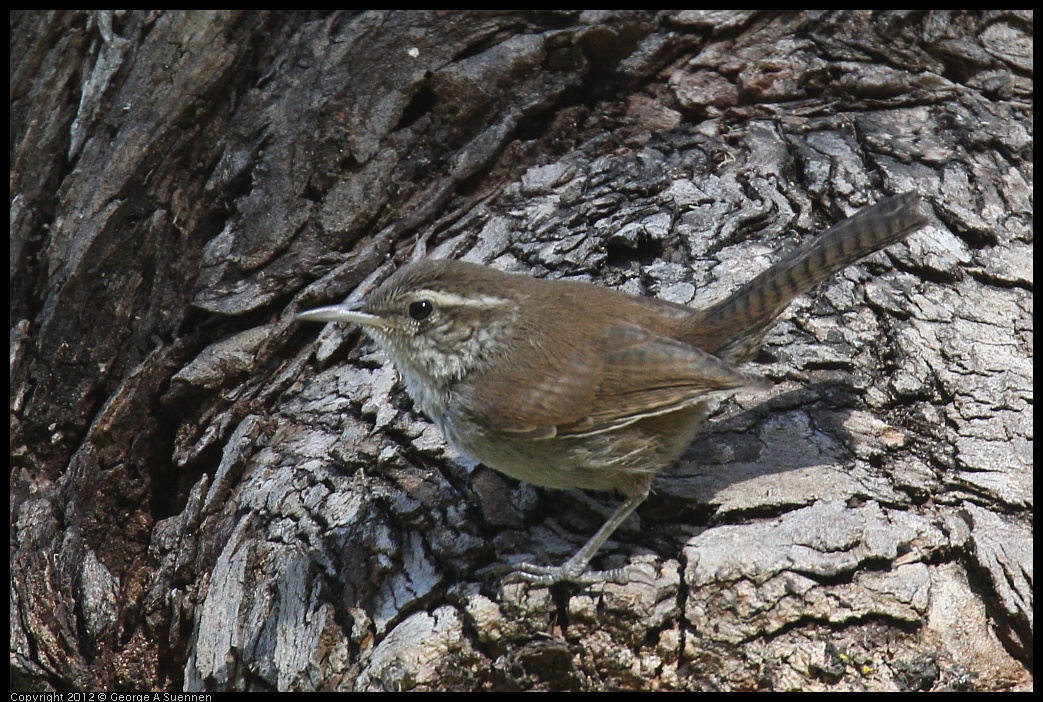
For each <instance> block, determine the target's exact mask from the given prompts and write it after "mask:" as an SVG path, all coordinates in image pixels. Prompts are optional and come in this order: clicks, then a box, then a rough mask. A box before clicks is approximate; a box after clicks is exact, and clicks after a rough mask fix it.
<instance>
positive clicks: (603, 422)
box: [483, 324, 755, 439]
mask: <svg viewBox="0 0 1043 702" xmlns="http://www.w3.org/2000/svg"><path fill="white" fill-rule="evenodd" d="M591 348H593V349H594V353H581V352H579V351H572V352H571V353H568V354H567V355H565V357H564V358H561V359H558V360H557V362H556V363H553V364H550V366H545V367H547V368H548V372H546V373H545V374H544V376H543V377H542V378H534V377H532V375H531V374H530V375H528V377H525V378H521V377H519V378H516V379H514V380H513V382H512V381H511V380H509V379H505V380H506V382H505V383H504V385H503V387H501V388H499V389H498V391H497V392H496V393H491V394H493V395H497V397H496V399H491V398H490V400H491V401H488V402H487V405H486V408H485V409H486V412H484V413H483V414H484V417H485V419H486V422H487V424H488V427H487V428H489V429H492V430H495V431H500V432H504V433H508V434H514V435H516V436H524V437H527V438H533V439H536V438H550V437H553V436H580V435H583V434H596V433H598V432H603V431H606V430H609V429H612V428H614V427H619V426H625V425H627V424H630V423H632V422H636V421H638V420H639V419H642V418H644V417H649V416H653V415H657V414H663V413H666V412H671V411H674V410H677V409H681V408H682V407H685V406H688V405H690V404H692V403H694V402H696V401H698V400H699V399H700V398H702V397H704V396H705V395H707V394H708V393H711V392H715V391H721V390H730V389H734V388H737V387H740V386H743V385H749V384H751V383H752V382H755V380H754V379H753V378H752V377H751V376H748V375H746V374H744V373H742V372H741V371H740V370H739V369H738V368H736V367H735V366H733V365H731V364H729V363H727V362H726V361H723V360H721V359H719V358H717V357H716V356H713V355H711V354H709V353H706V352H705V351H702V350H700V349H698V348H696V347H694V346H690V345H688V344H686V343H684V342H682V341H677V340H676V339H670V338H667V337H663V336H658V335H656V334H654V333H653V332H651V331H649V330H647V329H644V328H642V327H639V326H637V325H634V324H617V325H615V326H613V327H612V328H611V329H609V331H608V332H607V333H606V334H604V335H603V336H602V337H600V338H598V339H596V340H594V343H593V344H592V345H591ZM551 368H553V369H552V370H551ZM487 397H488V396H487Z"/></svg>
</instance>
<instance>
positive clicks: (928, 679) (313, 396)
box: [10, 11, 1033, 691]
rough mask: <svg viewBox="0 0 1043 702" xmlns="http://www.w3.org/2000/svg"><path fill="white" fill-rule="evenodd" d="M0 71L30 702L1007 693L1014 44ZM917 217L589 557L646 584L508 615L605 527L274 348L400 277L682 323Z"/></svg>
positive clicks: (286, 16)
mask: <svg viewBox="0 0 1043 702" xmlns="http://www.w3.org/2000/svg"><path fill="white" fill-rule="evenodd" d="M11 62H12V66H11V136H12V138H11V144H12V161H11V175H10V182H11V217H10V220H11V334H10V347H11V348H10V359H11V361H10V368H11V457H12V469H11V478H10V485H11V493H12V494H11V503H10V504H11V529H12V538H11V568H12V587H11V626H12V628H11V670H12V674H13V681H12V689H23V690H58V691H69V690H81V691H82V690H95V691H101V690H110V691H111V690H136V691H143V690H188V691H203V690H276V689H278V690H293V689H308V690H311V689H343V690H404V689H422V690H423V689H431V690H450V689H465V690H472V689H496V690H519V689H521V690H528V689H533V690H539V689H545V690H551V689H554V690H557V689H574V690H600V689H643V690H655V689H680V690H713V689H722V690H739V689H745V690H750V689H772V690H783V689H822V690H846V689H867V690H899V689H912V690H921V689H922V690H942V689H985V690H996V689H1008V688H1012V687H1025V686H1027V685H1029V684H1030V681H1031V675H1030V672H1029V671H1030V670H1031V665H1032V550H1033V548H1032V502H1033V500H1032V474H1031V471H1032V458H1031V456H1032V434H1033V432H1032V389H1031V388H1032V381H1033V374H1032V370H1031V359H1032V292H1031V289H1032V272H1031V270H1032V195H1031V179H1032V137H1031V134H1032V15H1031V13H1030V12H1028V13H1012V12H973V13H972V12H966V13H950V12H926V11H907V12H881V13H870V12H864V11H857V12H856V11H843V12H815V13H759V12H727V11H718V12H677V11H663V12H652V11H648V12H637V11H631V12H571V11H570V12H566V11H561V12H552V11H543V12H471V13H466V12H434V11H422V12H420V11H418V12H363V13H359V14H351V13H306V12H294V13H275V12H199V11H194V12H158V11H154V12H137V11H130V12H128V11H121V12H107V11H106V12H102V11H99V12H93V13H89V12H84V11H68V12H43V11H35V12H27V11H22V12H15V13H12V15H11ZM910 190H916V191H919V192H921V193H922V194H923V195H924V197H925V200H927V201H929V202H930V203H931V204H932V205H933V208H934V212H935V214H936V216H937V217H936V219H935V220H934V221H933V223H932V226H930V227H928V228H926V229H924V230H922V231H920V232H919V233H917V234H915V235H914V236H913V237H912V238H911V239H910V240H909V241H908V242H907V243H904V244H901V245H897V246H894V247H892V248H891V249H888V251H887V252H886V253H883V254H877V255H875V256H873V257H872V258H871V259H869V260H868V261H867V262H866V263H864V264H862V265H859V266H855V267H852V268H850V269H848V270H847V271H845V272H843V273H841V274H840V275H838V276H836V277H835V278H834V279H833V280H832V281H830V282H829V283H827V284H825V285H823V286H822V287H821V288H820V289H819V290H817V291H814V292H813V293H812V294H810V295H806V296H803V297H801V298H799V300H798V301H797V302H796V303H795V304H794V305H793V306H792V308H791V309H790V311H789V312H788V313H787V314H786V315H785V316H784V317H783V319H782V320H781V322H780V323H779V325H778V326H777V327H776V328H775V329H774V331H773V332H772V333H771V334H770V335H769V337H768V343H767V346H766V352H767V353H766V354H763V355H762V357H761V359H759V361H758V363H755V364H753V368H752V369H753V370H755V371H756V372H758V373H761V374H762V375H764V376H766V377H769V378H771V379H772V380H773V381H774V383H775V387H774V389H773V390H771V391H769V392H766V393H761V394H743V395H739V396H737V397H735V398H733V399H730V400H727V401H724V402H721V403H720V404H719V406H718V407H717V408H716V409H715V411H714V414H713V416H712V419H711V422H710V424H709V426H708V427H707V430H706V432H705V433H703V434H702V435H701V436H700V437H699V438H697V440H696V442H695V443H694V444H693V445H692V447H691V449H690V450H689V451H688V453H686V455H685V457H684V458H683V459H682V461H681V464H680V465H679V466H677V467H676V468H675V469H673V470H670V471H665V472H664V473H663V474H662V475H660V476H659V478H658V479H657V482H656V485H655V488H654V490H653V494H652V496H651V498H650V499H649V500H648V501H647V502H646V503H645V504H644V505H643V506H642V507H641V508H640V509H639V510H638V511H637V513H636V514H635V515H634V516H632V517H631V518H630V519H629V520H628V521H627V522H626V523H625V524H624V526H623V527H622V528H621V529H620V530H619V532H617V533H616V535H615V536H614V538H613V539H612V540H611V541H610V542H609V543H608V545H607V546H606V548H605V549H603V551H602V552H601V554H600V557H599V558H598V559H597V560H596V565H598V566H599V567H616V566H628V565H629V566H630V567H637V568H642V569H644V570H645V571H646V572H647V573H651V574H653V575H652V580H651V582H644V581H641V582H639V581H636V580H635V581H634V582H632V583H630V584H628V585H603V586H587V587H580V586H572V585H558V586H554V587H552V588H549V589H548V588H540V587H534V586H526V585H508V586H501V584H500V579H499V576H498V575H497V573H498V572H499V571H500V570H501V569H502V568H503V567H504V566H505V564H509V563H512V562H516V561H521V560H531V561H536V562H541V563H548V564H555V563H559V562H561V561H562V560H564V558H566V557H567V556H568V555H570V554H571V552H572V551H574V550H575V549H576V548H577V547H578V546H579V545H580V544H582V543H583V541H584V540H585V539H586V538H587V537H588V536H589V535H590V534H591V533H593V531H594V530H595V529H596V528H597V527H598V526H599V525H600V522H601V521H602V520H603V519H604V517H605V516H606V515H607V514H608V513H609V512H610V511H611V510H612V509H613V508H614V507H615V506H616V505H617V504H618V498H616V497H614V496H612V495H600V494H595V493H581V492H555V491H551V490H541V489H536V488H534V487H532V486H530V485H527V484H524V483H518V482H517V481H513V480H511V479H509V478H506V477H503V476H501V475H499V474H498V473H495V472H493V471H491V470H489V469H487V468H485V467H484V466H477V467H476V466H472V465H467V464H466V463H465V462H464V461H463V460H461V459H460V458H459V457H457V456H456V455H455V454H454V453H453V452H452V451H451V450H450V449H448V448H447V447H446V445H445V443H444V440H443V438H442V437H441V435H440V434H439V433H438V431H437V430H436V429H435V428H434V427H433V425H431V424H430V423H429V422H428V421H427V420H426V419H425V418H424V417H423V416H421V415H419V414H417V413H415V412H414V411H412V407H411V404H410V402H409V399H408V396H407V395H406V394H405V392H404V389H403V387H402V385H401V383H400V382H399V381H398V380H397V375H396V373H395V371H394V370H393V367H392V366H391V364H390V363H389V362H388V361H387V359H386V358H385V357H384V356H383V355H381V354H378V353H376V352H375V350H374V347H373V346H372V344H371V343H370V342H368V341H366V339H365V337H363V336H362V335H360V333H359V332H358V330H357V329H355V328H352V327H347V326H345V327H338V326H336V325H331V326H330V327H329V328H327V329H326V330H322V329H321V328H320V327H316V326H310V325H309V326H302V325H301V324H299V323H297V322H295V321H294V315H295V313H296V312H298V311H299V310H300V309H302V308H305V307H309V306H316V305H320V304H326V303H332V302H336V301H339V300H341V299H343V298H345V297H346V296H348V295H349V294H353V293H356V292H357V291H365V290H367V289H370V288H371V287H372V285H374V284H375V283H376V282H379V280H380V279H382V277H383V276H385V275H386V274H387V273H388V271H390V270H392V269H393V268H394V267H395V266H397V265H400V264H401V263H402V262H404V261H406V260H408V259H409V258H411V257H413V256H417V255H421V254H423V253H424V252H427V253H428V254H429V255H438V256H449V257H464V258H467V259H468V260H474V261H479V262H485V263H491V264H492V265H495V266H497V267H499V268H503V269H508V270H513V271H520V272H526V273H528V274H530V275H538V276H547V277H566V276H567V277H574V278H581V279H585V280H590V281H593V282H595V283H598V284H601V285H609V286H613V287H618V288H620V289H623V290H626V291H628V292H633V293H640V294H644V295H650V296H659V297H662V298H666V299H670V300H675V301H680V302H683V303H686V304H692V305H694V306H700V305H705V304H707V303H709V302H711V301H713V300H715V299H718V298H719V297H721V296H722V295H724V294H726V293H727V292H729V291H731V290H733V289H735V288H736V287H738V286H739V285H740V284H741V283H743V282H744V281H746V280H748V279H749V278H751V277H752V276H753V275H755V274H756V273H757V272H758V271H760V270H762V269H763V268H765V267H767V266H768V265H770V262H771V261H774V260H776V259H777V258H778V256H779V254H780V253H781V252H782V251H784V250H789V249H791V248H792V247H794V246H796V245H798V244H799V243H801V242H806V240H807V239H808V238H809V237H812V236H814V235H815V233H816V232H817V231H818V230H820V229H822V228H824V227H826V226H828V225H829V224H831V223H833V222H835V221H837V220H839V219H840V218H842V217H843V216H845V215H847V214H850V213H852V212H853V211H854V210H856V209H858V208H859V207H861V206H863V205H866V204H869V203H871V202H873V201H875V200H877V199H879V198H880V197H882V196H884V195H886V194H890V193H897V192H905V191H910ZM316 337H317V339H318V340H317V341H316Z"/></svg>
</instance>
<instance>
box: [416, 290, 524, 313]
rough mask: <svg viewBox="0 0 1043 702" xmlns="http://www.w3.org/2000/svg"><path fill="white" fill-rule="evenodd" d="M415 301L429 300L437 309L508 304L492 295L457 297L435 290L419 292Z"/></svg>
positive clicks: (506, 301)
mask: <svg viewBox="0 0 1043 702" xmlns="http://www.w3.org/2000/svg"><path fill="white" fill-rule="evenodd" d="M413 298H414V299H415V300H430V301H431V302H433V303H434V304H436V305H438V306H439V307H477V308H480V309H492V308H494V307H501V306H503V305H506V304H507V303H509V302H510V300H508V299H507V298H503V297H494V296H492V295H457V294H455V293H448V292H441V291H437V290H420V291H417V293H416V294H414V295H413Z"/></svg>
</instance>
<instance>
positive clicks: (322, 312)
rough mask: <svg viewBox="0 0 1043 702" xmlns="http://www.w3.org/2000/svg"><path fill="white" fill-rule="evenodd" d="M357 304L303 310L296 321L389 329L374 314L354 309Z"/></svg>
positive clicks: (386, 323)
mask: <svg viewBox="0 0 1043 702" xmlns="http://www.w3.org/2000/svg"><path fill="white" fill-rule="evenodd" d="M357 304H358V303H355V304H342V305H330V306H329V307H316V308H315V309H313V310H305V311H304V312H300V313H299V314H298V315H297V319H299V320H301V321H303V322H351V323H352V324H358V325H360V326H363V327H374V328H376V329H390V328H391V324H390V323H389V322H388V321H387V320H385V319H383V318H381V317H378V316H377V315H375V314H370V313H368V312H360V311H359V310H358V309H356V307H357Z"/></svg>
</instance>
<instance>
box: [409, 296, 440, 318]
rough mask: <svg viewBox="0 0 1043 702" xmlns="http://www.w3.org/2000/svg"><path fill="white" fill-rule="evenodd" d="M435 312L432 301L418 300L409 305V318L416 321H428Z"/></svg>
mask: <svg viewBox="0 0 1043 702" xmlns="http://www.w3.org/2000/svg"><path fill="white" fill-rule="evenodd" d="M434 311H435V306H434V305H433V304H431V301H430V300H417V301H416V302H411V303H409V316H410V317H412V318H413V319H415V320H416V321H418V322H419V321H421V320H423V319H427V318H428V317H430V316H431V313H432V312H434Z"/></svg>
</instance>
